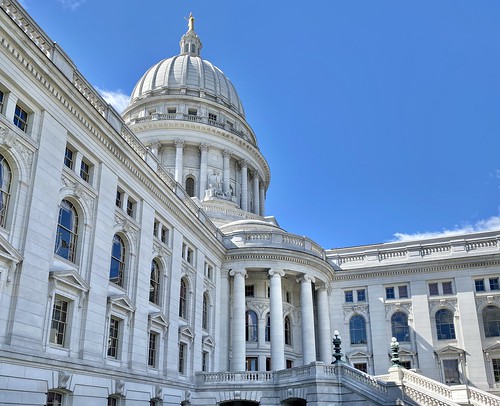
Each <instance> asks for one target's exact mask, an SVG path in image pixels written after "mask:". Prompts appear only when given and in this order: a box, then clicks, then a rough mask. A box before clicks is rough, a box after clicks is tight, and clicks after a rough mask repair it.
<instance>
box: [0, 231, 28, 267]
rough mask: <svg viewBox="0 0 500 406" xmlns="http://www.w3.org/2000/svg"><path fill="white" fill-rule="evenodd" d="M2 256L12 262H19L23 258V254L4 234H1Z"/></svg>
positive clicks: (0, 247)
mask: <svg viewBox="0 0 500 406" xmlns="http://www.w3.org/2000/svg"><path fill="white" fill-rule="evenodd" d="M0 258H2V259H5V260H7V261H9V262H11V263H14V264H18V263H19V262H21V261H22V260H23V256H22V255H21V254H20V253H19V251H17V250H16V249H15V248H14V247H13V246H12V244H11V243H10V242H8V241H7V240H6V239H5V237H4V236H2V235H1V234H0Z"/></svg>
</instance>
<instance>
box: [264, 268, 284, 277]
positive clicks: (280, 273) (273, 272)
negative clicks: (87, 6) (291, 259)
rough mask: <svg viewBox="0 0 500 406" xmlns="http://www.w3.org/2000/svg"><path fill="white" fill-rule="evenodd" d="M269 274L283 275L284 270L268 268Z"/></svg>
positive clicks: (271, 275)
mask: <svg viewBox="0 0 500 406" xmlns="http://www.w3.org/2000/svg"><path fill="white" fill-rule="evenodd" d="M268 274H269V276H270V277H271V278H272V277H273V276H279V277H283V276H285V271H284V270H283V269H270V270H269V271H268Z"/></svg>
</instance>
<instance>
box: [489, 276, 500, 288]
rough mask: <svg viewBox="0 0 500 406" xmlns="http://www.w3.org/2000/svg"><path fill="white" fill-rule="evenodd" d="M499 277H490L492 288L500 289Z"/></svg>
mask: <svg viewBox="0 0 500 406" xmlns="http://www.w3.org/2000/svg"><path fill="white" fill-rule="evenodd" d="M499 289H500V286H499V285H498V278H490V290H499Z"/></svg>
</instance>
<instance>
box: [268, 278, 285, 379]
mask: <svg viewBox="0 0 500 406" xmlns="http://www.w3.org/2000/svg"><path fill="white" fill-rule="evenodd" d="M269 276H270V277H271V287H270V288H271V289H270V290H271V292H270V293H271V363H272V365H271V366H272V369H273V370H279V369H284V368H285V339H284V326H283V298H282V292H281V277H282V276H285V272H283V271H282V270H278V269H271V270H270V271H269Z"/></svg>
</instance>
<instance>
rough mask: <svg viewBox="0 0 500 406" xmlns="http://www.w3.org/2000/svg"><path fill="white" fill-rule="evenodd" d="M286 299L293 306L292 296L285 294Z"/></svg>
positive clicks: (288, 293)
mask: <svg viewBox="0 0 500 406" xmlns="http://www.w3.org/2000/svg"><path fill="white" fill-rule="evenodd" d="M285 297H286V302H287V303H290V304H291V303H292V294H291V293H290V292H288V291H287V292H286V293H285Z"/></svg>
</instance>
